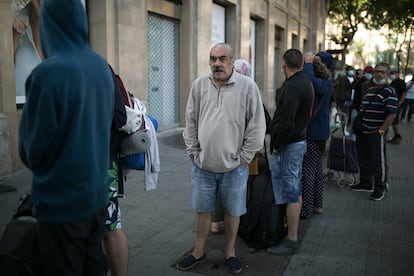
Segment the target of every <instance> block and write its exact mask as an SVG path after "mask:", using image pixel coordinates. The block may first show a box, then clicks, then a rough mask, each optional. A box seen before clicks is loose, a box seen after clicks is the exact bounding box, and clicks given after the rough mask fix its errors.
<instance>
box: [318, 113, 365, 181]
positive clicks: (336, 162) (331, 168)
mask: <svg viewBox="0 0 414 276" xmlns="http://www.w3.org/2000/svg"><path fill="white" fill-rule="evenodd" d="M335 122H336V124H335V126H334V128H333V130H332V132H331V135H330V138H329V140H330V141H329V143H328V145H329V147H328V156H327V172H326V173H325V179H326V180H332V179H335V178H336V180H337V186H338V187H340V188H343V187H345V186H346V185H349V186H351V185H353V184H355V183H356V181H357V174H358V172H359V166H358V159H357V153H356V145H355V135H353V134H349V133H348V132H347V114H346V113H343V112H337V113H336V114H335Z"/></svg>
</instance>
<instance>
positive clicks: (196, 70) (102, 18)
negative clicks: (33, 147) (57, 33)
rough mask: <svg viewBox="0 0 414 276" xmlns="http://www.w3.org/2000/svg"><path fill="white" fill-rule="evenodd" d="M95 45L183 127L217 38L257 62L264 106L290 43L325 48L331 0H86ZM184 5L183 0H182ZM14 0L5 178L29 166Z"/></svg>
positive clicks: (151, 108) (6, 18)
mask: <svg viewBox="0 0 414 276" xmlns="http://www.w3.org/2000/svg"><path fill="white" fill-rule="evenodd" d="M85 2H86V5H85V6H86V10H87V13H88V20H89V27H90V29H89V39H90V44H91V47H92V48H93V49H94V50H96V51H97V52H98V53H99V54H101V55H102V56H103V57H105V58H106V59H107V60H108V62H109V63H110V64H111V65H112V66H113V68H114V69H115V71H116V72H117V73H119V74H120V76H121V77H122V79H123V81H124V83H125V86H126V87H127V89H128V90H130V91H131V92H132V93H134V95H135V96H136V97H138V98H139V99H140V100H142V101H143V102H144V103H145V104H146V105H147V109H148V112H149V114H151V115H153V116H154V117H156V118H157V119H158V121H159V130H161V131H163V130H169V129H173V128H176V127H182V126H184V124H185V122H184V111H185V106H186V102H187V97H188V93H189V89H190V86H191V83H192V81H193V80H194V79H196V78H197V77H198V76H201V75H204V74H208V73H209V65H208V62H209V51H210V48H211V46H212V45H213V44H214V43H216V42H226V43H229V44H230V45H232V47H233V50H234V56H235V58H244V59H246V60H248V61H250V62H251V63H252V66H253V77H254V79H255V81H256V82H257V84H258V86H259V88H260V90H261V92H262V97H263V101H264V103H265V105H266V106H267V107H268V109H269V110H270V111H271V112H272V111H273V110H274V108H275V107H274V91H275V89H276V88H277V87H279V86H280V85H281V83H282V82H283V79H284V76H283V75H282V74H281V72H280V67H281V58H282V55H283V53H284V51H286V50H287V49H289V48H298V49H300V50H301V51H303V52H307V51H312V52H316V51H319V50H323V45H324V37H325V18H326V14H327V9H328V5H329V1H328V0H289V1H288V0H214V1H212V0H181V4H178V5H177V4H174V3H172V2H173V1H167V0H86V1H85ZM176 2H177V1H176ZM12 17H13V14H12V11H11V9H10V0H0V34H1V38H2V43H0V175H5V174H8V173H10V172H12V171H15V170H18V169H21V168H23V164H22V163H21V161H20V160H19V157H18V152H17V140H18V135H17V132H18V125H19V118H20V115H21V110H22V106H24V104H23V105H18V104H16V93H15V82H14V70H13V68H14V59H13V41H12V29H11V24H10V22H12Z"/></svg>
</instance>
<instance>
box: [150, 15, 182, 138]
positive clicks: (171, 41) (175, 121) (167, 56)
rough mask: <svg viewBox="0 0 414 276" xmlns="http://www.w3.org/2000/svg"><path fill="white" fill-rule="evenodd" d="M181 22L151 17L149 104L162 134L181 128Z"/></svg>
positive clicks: (161, 17)
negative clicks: (179, 29)
mask: <svg viewBox="0 0 414 276" xmlns="http://www.w3.org/2000/svg"><path fill="white" fill-rule="evenodd" d="M178 53H179V51H178V22H177V21H176V20H172V19H170V18H168V17H164V16H160V15H156V14H153V13H149V14H148V104H149V111H150V112H149V113H150V115H152V116H154V117H155V118H156V119H157V120H158V126H159V130H165V129H171V128H174V127H177V126H178V125H179V101H178V100H179V97H178V87H179V86H178V84H179V77H178V61H179V59H178Z"/></svg>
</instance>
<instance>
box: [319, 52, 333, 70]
mask: <svg viewBox="0 0 414 276" xmlns="http://www.w3.org/2000/svg"><path fill="white" fill-rule="evenodd" d="M316 56H318V57H320V58H321V60H322V62H323V63H325V65H326V67H328V69H329V70H330V71H332V70H333V57H332V55H331V54H330V53H328V52H319V53H317V54H316Z"/></svg>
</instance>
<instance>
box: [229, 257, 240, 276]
mask: <svg viewBox="0 0 414 276" xmlns="http://www.w3.org/2000/svg"><path fill="white" fill-rule="evenodd" d="M226 264H227V269H228V270H229V271H230V272H231V273H233V274H239V273H240V272H241V271H242V267H241V263H240V261H239V259H237V258H236V257H230V258H228V259H226Z"/></svg>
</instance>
